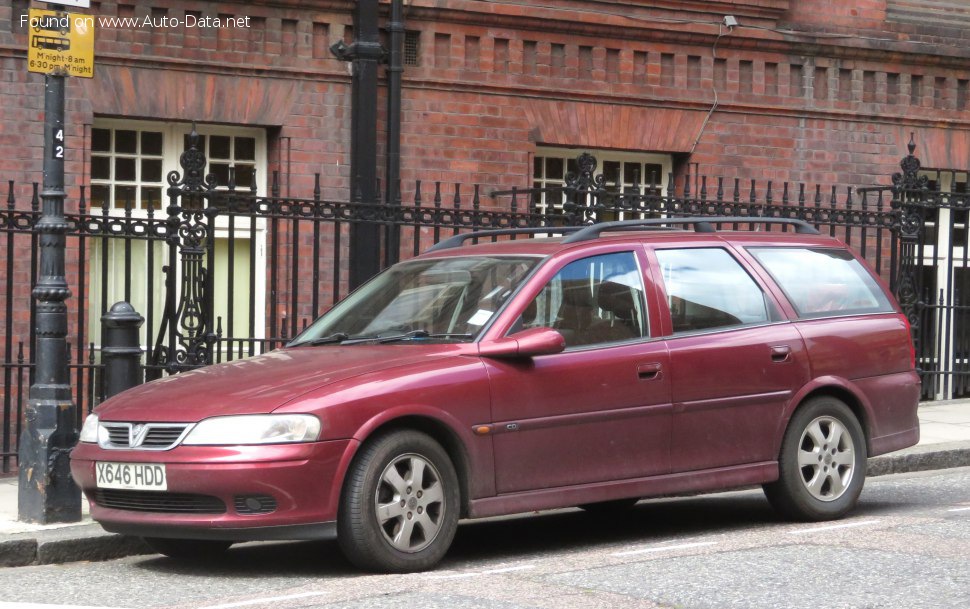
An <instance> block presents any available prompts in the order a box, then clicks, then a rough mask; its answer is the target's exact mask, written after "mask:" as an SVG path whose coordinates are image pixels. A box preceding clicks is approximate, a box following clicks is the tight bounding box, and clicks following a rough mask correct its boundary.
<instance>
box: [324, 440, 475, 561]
mask: <svg viewBox="0 0 970 609" xmlns="http://www.w3.org/2000/svg"><path fill="white" fill-rule="evenodd" d="M459 511H460V493H459V487H458V475H457V474H456V473H455V468H454V465H453V464H452V463H451V459H450V458H449V457H448V453H446V452H445V450H444V449H443V448H442V447H441V445H440V444H438V443H437V442H436V441H435V440H434V439H432V438H431V437H430V436H428V435H427V434H424V433H421V432H418V431H413V430H405V431H396V432H392V433H389V434H386V435H383V436H378V437H376V438H374V439H373V440H372V441H370V442H368V443H367V444H365V445H364V447H363V448H361V452H360V453H359V454H358V455H357V457H355V459H354V462H353V463H352V464H351V466H350V470H349V471H348V472H347V478H346V480H345V482H344V488H343V493H342V496H341V500H340V511H339V513H338V515H337V541H338V543H339V544H340V548H341V549H342V550H343V552H344V555H345V556H346V557H347V559H348V560H349V561H350V562H352V563H353V564H354V565H356V566H357V567H359V568H361V569H365V570H368V571H378V572H388V573H410V572H414V571H423V570H426V569H430V568H431V567H433V566H434V565H436V564H437V563H438V562H439V561H440V560H441V559H442V558H443V557H444V555H445V553H446V552H447V551H448V548H449V547H450V546H451V542H452V540H453V539H454V537H455V531H456V530H457V528H458V514H459Z"/></svg>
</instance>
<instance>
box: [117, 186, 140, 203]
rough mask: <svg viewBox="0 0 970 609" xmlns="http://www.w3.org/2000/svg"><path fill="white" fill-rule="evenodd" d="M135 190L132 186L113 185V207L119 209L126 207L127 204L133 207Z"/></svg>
mask: <svg viewBox="0 0 970 609" xmlns="http://www.w3.org/2000/svg"><path fill="white" fill-rule="evenodd" d="M135 191H136V188H135V187H134V186H115V205H114V206H115V207H118V208H121V209H128V207H129V206H131V207H132V208H134V206H135V194H136V193H135Z"/></svg>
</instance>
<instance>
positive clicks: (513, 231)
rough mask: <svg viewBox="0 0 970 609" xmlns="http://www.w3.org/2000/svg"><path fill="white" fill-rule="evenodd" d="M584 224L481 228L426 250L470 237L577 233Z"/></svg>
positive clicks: (447, 247) (452, 243) (460, 243)
mask: <svg viewBox="0 0 970 609" xmlns="http://www.w3.org/2000/svg"><path fill="white" fill-rule="evenodd" d="M583 228H585V227H583V226H543V227H531V228H499V229H495V230H480V231H474V232H471V233H463V234H461V235H455V236H453V237H448V238H447V239H445V240H444V241H439V242H438V243H435V244H434V245H432V246H431V247H429V248H428V249H426V250H425V253H428V252H437V251H440V250H447V249H451V248H453V247H460V246H461V245H462V244H463V243H464V242H465V241H468V240H469V239H487V238H489V237H498V236H501V235H538V234H541V233H575V232H577V231H579V230H582V229H583Z"/></svg>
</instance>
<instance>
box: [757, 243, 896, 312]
mask: <svg viewBox="0 0 970 609" xmlns="http://www.w3.org/2000/svg"><path fill="white" fill-rule="evenodd" d="M748 251H749V252H751V254H752V255H753V256H754V257H755V258H757V259H758V262H760V263H761V265H762V266H763V267H765V269H766V270H767V271H768V272H769V273H770V274H771V276H772V277H773V278H774V279H775V282H777V283H778V285H779V286H781V289H782V290H784V292H785V295H786V296H787V297H788V300H789V301H790V302H791V303H792V305H793V306H794V307H795V310H796V311H797V312H798V316H799V317H832V316H837V315H858V314H863V313H886V312H891V311H892V310H893V307H892V304H890V302H889V299H888V298H886V295H885V294H884V293H883V291H882V289H881V288H880V287H879V284H878V283H876V281H875V279H873V278H872V275H870V274H869V271H867V270H866V269H865V268H864V267H863V266H862V264H861V263H860V262H859V261H858V260H856V259H855V258H854V257H853V256H852V254H851V253H849V252H847V251H845V250H840V249H828V248H818V249H812V248H792V247H784V248H781V247H766V248H750V249H749V250H748Z"/></svg>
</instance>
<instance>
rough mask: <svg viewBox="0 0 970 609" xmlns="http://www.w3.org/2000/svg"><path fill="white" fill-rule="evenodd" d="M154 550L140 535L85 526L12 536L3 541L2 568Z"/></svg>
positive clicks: (120, 555) (146, 552) (111, 557)
mask: <svg viewBox="0 0 970 609" xmlns="http://www.w3.org/2000/svg"><path fill="white" fill-rule="evenodd" d="M72 529H74V530H72ZM77 529H81V530H77ZM151 553H152V551H151V550H150V549H149V548H148V546H146V545H145V544H144V542H142V541H141V540H140V539H138V538H137V537H127V536H124V535H115V534H113V533H105V532H104V531H103V530H102V529H101V527H100V526H98V525H84V526H81V527H67V528H64V529H58V530H56V531H43V532H41V533H40V534H31V533H21V534H18V535H12V536H11V538H10V539H6V540H3V541H0V567H25V566H29V565H53V564H61V563H67V562H78V561H102V560H112V559H115V558H124V557H126V556H135V555H138V554H151Z"/></svg>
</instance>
